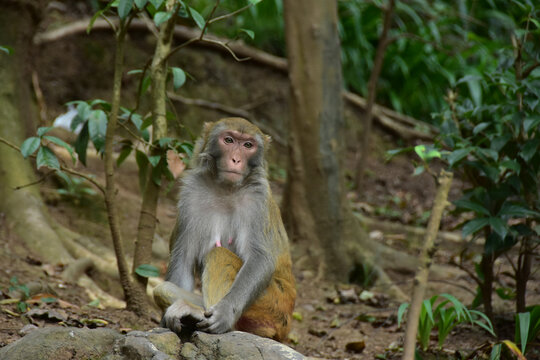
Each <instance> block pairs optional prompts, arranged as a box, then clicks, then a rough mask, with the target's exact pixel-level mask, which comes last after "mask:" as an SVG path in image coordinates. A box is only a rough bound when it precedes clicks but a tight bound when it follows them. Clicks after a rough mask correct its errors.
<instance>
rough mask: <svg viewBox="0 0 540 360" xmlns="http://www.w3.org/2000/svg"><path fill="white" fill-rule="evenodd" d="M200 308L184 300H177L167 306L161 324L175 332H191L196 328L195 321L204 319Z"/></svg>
mask: <svg viewBox="0 0 540 360" xmlns="http://www.w3.org/2000/svg"><path fill="white" fill-rule="evenodd" d="M204 319H205V316H204V312H203V310H202V309H199V308H196V307H193V306H192V305H191V304H188V303H186V302H185V301H184V300H181V299H180V300H177V301H175V302H174V303H173V304H172V305H171V306H169V307H168V308H167V311H165V314H164V315H163V318H162V319H161V326H163V327H166V328H169V329H170V330H172V331H174V332H175V333H177V334H179V335H180V333H191V332H193V331H195V330H196V328H197V323H199V322H200V321H202V320H204Z"/></svg>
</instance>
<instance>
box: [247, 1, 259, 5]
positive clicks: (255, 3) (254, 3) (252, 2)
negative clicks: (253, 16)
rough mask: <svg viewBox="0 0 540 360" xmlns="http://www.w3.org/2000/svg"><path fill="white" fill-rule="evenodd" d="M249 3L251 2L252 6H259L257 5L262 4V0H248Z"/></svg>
mask: <svg viewBox="0 0 540 360" xmlns="http://www.w3.org/2000/svg"><path fill="white" fill-rule="evenodd" d="M248 1H249V3H250V4H251V5H257V4H258V3H260V2H261V1H262V0H248Z"/></svg>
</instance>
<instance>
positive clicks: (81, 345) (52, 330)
mask: <svg viewBox="0 0 540 360" xmlns="http://www.w3.org/2000/svg"><path fill="white" fill-rule="evenodd" d="M120 337H121V335H120V334H118V333H117V332H116V331H114V330H111V329H92V330H91V329H84V328H82V329H80V328H68V327H56V326H51V327H46V328H42V329H36V330H34V331H32V332H30V333H29V334H28V335H26V336H25V337H23V338H22V339H20V340H18V341H15V342H14V343H12V344H9V345H8V346H6V347H4V348H2V349H0V359H2V360H26V359H32V360H41V359H43V360H48V359H55V360H64V359H66V360H67V359H100V358H102V357H104V356H105V355H107V353H109V352H110V351H111V350H112V348H113V345H114V342H115V341H116V340H117V339H119V338H120Z"/></svg>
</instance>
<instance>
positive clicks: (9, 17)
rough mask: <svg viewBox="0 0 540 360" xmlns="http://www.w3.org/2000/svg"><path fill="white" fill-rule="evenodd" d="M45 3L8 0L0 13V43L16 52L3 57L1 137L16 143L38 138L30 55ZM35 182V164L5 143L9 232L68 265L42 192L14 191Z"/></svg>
mask: <svg viewBox="0 0 540 360" xmlns="http://www.w3.org/2000/svg"><path fill="white" fill-rule="evenodd" d="M44 4H45V2H44V1H35V2H32V3H29V2H25V1H20V2H15V1H13V2H10V1H7V2H5V3H4V4H2V10H1V11H0V44H1V45H3V46H9V47H11V48H13V50H14V51H13V53H12V54H11V55H7V54H5V53H3V52H2V53H1V54H0V83H1V84H2V86H1V87H0V137H2V138H4V139H8V140H9V141H11V142H12V143H15V144H17V145H20V144H21V143H22V142H23V140H24V139H25V138H26V137H27V136H30V135H32V134H35V125H34V120H35V119H36V115H37V112H36V107H35V106H34V104H33V99H32V93H31V88H30V84H31V82H30V60H31V55H30V54H31V51H32V47H31V40H32V37H33V35H34V31H35V29H36V26H37V23H38V19H37V18H36V14H39V12H40V11H41V9H42V8H43V5H44ZM27 131H28V132H27ZM34 181H35V175H34V172H33V170H32V166H31V163H30V161H28V160H24V159H23V157H22V155H21V154H20V153H19V152H18V151H16V150H14V149H12V148H10V147H8V146H5V145H4V144H0V199H1V201H0V213H2V214H4V215H5V217H6V224H7V226H6V228H7V229H9V231H13V232H14V233H15V234H16V235H17V236H18V237H19V238H20V239H21V240H22V241H24V243H25V244H26V246H27V247H28V248H29V249H30V250H33V251H34V252H35V253H36V254H39V255H40V256H41V258H42V259H43V260H44V261H47V262H54V263H56V262H68V261H69V260H70V259H71V257H70V255H69V254H68V252H67V251H66V250H65V249H64V248H63V246H62V244H61V242H60V241H59V238H58V235H57V234H56V232H55V231H54V230H53V229H52V228H51V227H50V225H49V223H50V221H51V220H50V218H49V216H48V213H47V210H46V208H45V206H44V204H43V202H42V200H41V196H40V194H39V191H38V188H37V187H36V186H30V187H24V188H22V189H20V190H14V188H15V187H17V186H21V185H26V184H30V183H32V182H34Z"/></svg>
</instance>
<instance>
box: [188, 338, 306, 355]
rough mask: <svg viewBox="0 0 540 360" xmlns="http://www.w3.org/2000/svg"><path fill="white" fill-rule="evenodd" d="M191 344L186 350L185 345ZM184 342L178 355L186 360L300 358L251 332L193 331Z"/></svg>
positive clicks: (293, 352)
mask: <svg viewBox="0 0 540 360" xmlns="http://www.w3.org/2000/svg"><path fill="white" fill-rule="evenodd" d="M190 343H192V344H193V346H189V348H188V349H187V350H186V349H185V348H186V346H188V344H190ZM190 343H186V344H184V346H183V348H182V353H181V355H182V356H183V357H184V358H185V359H187V360H192V359H193V360H204V359H227V360H247V359H254V360H255V359H257V360H258V359H260V360H273V359H275V360H283V359H290V360H303V359H305V357H304V356H303V355H302V354H300V353H299V352H297V351H295V350H293V349H291V348H290V347H288V346H286V345H283V344H281V343H279V342H277V341H274V340H271V339H266V338H262V337H259V336H256V335H253V334H249V333H244V332H240V331H233V332H230V333H226V334H221V335H213V334H206V333H202V332H195V333H194V334H193V336H192V338H191V342H190Z"/></svg>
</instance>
